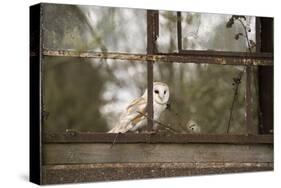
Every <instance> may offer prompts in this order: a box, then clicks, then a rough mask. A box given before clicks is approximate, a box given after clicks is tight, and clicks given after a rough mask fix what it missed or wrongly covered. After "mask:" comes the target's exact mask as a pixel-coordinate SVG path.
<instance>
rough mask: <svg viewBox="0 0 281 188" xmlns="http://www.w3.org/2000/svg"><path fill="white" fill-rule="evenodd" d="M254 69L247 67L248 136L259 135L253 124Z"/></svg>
mask: <svg viewBox="0 0 281 188" xmlns="http://www.w3.org/2000/svg"><path fill="white" fill-rule="evenodd" d="M252 73H253V70H252V67H250V66H247V67H246V121H245V122H246V127H247V134H252V135H254V134H257V133H258V132H257V129H256V128H257V127H255V125H254V124H253V110H252V109H253V103H252V90H251V84H252V76H253V74H252Z"/></svg>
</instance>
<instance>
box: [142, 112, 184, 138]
mask: <svg viewBox="0 0 281 188" xmlns="http://www.w3.org/2000/svg"><path fill="white" fill-rule="evenodd" d="M138 113H139V114H141V115H143V116H144V117H146V118H147V119H149V120H152V121H153V122H155V123H158V124H159V125H160V126H162V127H164V128H166V129H169V130H170V131H171V130H172V131H174V132H176V133H178V132H179V131H178V130H176V129H174V128H172V127H170V126H168V125H165V124H163V123H161V122H160V121H157V120H154V119H151V118H150V117H148V116H147V115H145V114H144V113H142V112H138ZM174 132H173V133H174Z"/></svg>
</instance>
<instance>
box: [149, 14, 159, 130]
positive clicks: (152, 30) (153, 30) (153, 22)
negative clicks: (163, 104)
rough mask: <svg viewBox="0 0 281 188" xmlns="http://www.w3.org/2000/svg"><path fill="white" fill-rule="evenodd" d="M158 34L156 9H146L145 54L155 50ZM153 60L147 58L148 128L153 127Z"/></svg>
mask: <svg viewBox="0 0 281 188" xmlns="http://www.w3.org/2000/svg"><path fill="white" fill-rule="evenodd" d="M158 35H159V13H158V11H156V10H147V54H148V55H154V54H155V53H156V52H157V47H156V40H157V37H158ZM153 62H154V61H153V60H150V59H147V96H148V97H147V114H148V117H149V118H148V120H147V122H148V130H152V127H153V121H152V120H153Z"/></svg>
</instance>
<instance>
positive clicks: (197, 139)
mask: <svg viewBox="0 0 281 188" xmlns="http://www.w3.org/2000/svg"><path fill="white" fill-rule="evenodd" d="M115 136H116V134H113V133H94V132H75V134H73V133H71V134H69V133H45V134H44V137H43V143H112V142H113V140H114V138H115ZM148 137H149V138H150V139H149V143H171V144H174V143H178V144H180V143H182V144H184V143H226V144H273V136H272V135H228V134H223V135H215V134H202V135H196V134H148V133H141V134H133V133H125V134H119V135H118V139H117V140H116V143H147V138H148Z"/></svg>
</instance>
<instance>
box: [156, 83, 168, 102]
mask: <svg viewBox="0 0 281 188" xmlns="http://www.w3.org/2000/svg"><path fill="white" fill-rule="evenodd" d="M169 97H170V91H169V87H168V85H167V84H165V83H162V82H154V83H153V100H154V101H155V102H156V103H158V104H167V102H168V100H169Z"/></svg>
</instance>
